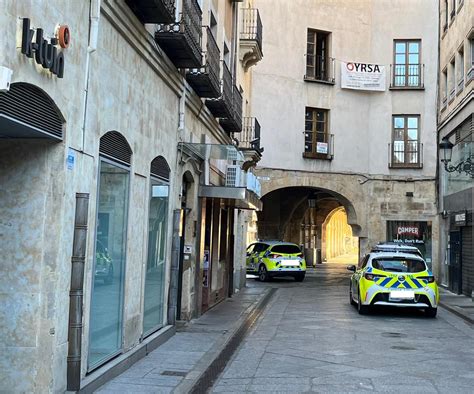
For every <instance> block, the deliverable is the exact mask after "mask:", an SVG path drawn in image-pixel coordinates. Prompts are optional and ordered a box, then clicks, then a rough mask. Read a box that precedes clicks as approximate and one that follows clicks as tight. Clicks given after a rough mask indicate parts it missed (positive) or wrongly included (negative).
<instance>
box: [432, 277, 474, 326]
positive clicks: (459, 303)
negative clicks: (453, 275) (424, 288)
mask: <svg viewBox="0 0 474 394" xmlns="http://www.w3.org/2000/svg"><path fill="white" fill-rule="evenodd" d="M439 296H440V302H439V305H440V306H441V307H443V308H445V309H447V310H448V311H450V312H452V313H454V314H455V315H457V316H459V317H460V318H462V319H464V320H465V321H466V322H468V323H470V324H472V325H474V302H473V300H472V298H471V297H467V296H465V295H458V294H454V293H451V292H450V291H449V290H447V289H445V288H444V287H441V286H440V287H439Z"/></svg>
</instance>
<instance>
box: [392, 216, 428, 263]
mask: <svg viewBox="0 0 474 394" xmlns="http://www.w3.org/2000/svg"><path fill="white" fill-rule="evenodd" d="M387 240H388V241H389V242H398V243H403V244H405V245H410V246H416V247H417V248H418V249H419V250H420V252H421V254H422V255H423V257H424V258H425V260H426V263H427V264H428V267H430V268H431V263H432V250H431V249H432V248H431V242H432V241H431V222H415V221H395V220H391V221H387Z"/></svg>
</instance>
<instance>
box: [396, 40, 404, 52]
mask: <svg viewBox="0 0 474 394" xmlns="http://www.w3.org/2000/svg"><path fill="white" fill-rule="evenodd" d="M405 52H406V44H405V43H404V42H397V43H396V44H395V53H405Z"/></svg>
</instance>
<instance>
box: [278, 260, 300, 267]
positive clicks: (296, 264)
mask: <svg viewBox="0 0 474 394" xmlns="http://www.w3.org/2000/svg"><path fill="white" fill-rule="evenodd" d="M281 265H286V266H287V267H299V266H300V263H299V261H298V260H283V261H282V262H281Z"/></svg>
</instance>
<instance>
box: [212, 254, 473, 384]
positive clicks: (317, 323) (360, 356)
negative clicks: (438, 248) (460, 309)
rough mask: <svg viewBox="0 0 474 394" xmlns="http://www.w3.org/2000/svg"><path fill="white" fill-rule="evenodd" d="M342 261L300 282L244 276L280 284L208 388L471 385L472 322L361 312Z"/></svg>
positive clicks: (391, 312)
mask: <svg viewBox="0 0 474 394" xmlns="http://www.w3.org/2000/svg"><path fill="white" fill-rule="evenodd" d="M345 267H346V264H345V262H342V263H341V262H340V263H326V264H322V265H318V266H317V268H316V269H315V270H314V269H311V270H309V271H308V272H307V276H306V279H305V281H304V282H303V283H297V282H295V281H293V280H292V279H275V280H273V281H271V282H267V283H261V282H258V281H253V280H252V279H248V286H252V287H268V286H269V287H277V288H278V291H277V292H276V293H275V295H274V296H273V298H272V300H271V301H270V303H269V304H268V306H267V307H266V309H265V311H264V313H263V314H262V316H261V317H260V319H259V320H258V322H257V323H256V325H255V326H254V327H253V329H252V330H251V332H250V333H249V335H247V336H246V338H245V339H244V341H243V342H242V344H241V345H240V347H239V348H238V349H237V351H236V352H235V354H234V356H233V358H232V359H231V361H230V362H229V363H228V365H227V367H226V369H225V370H224V372H223V373H222V374H221V376H220V378H219V380H218V381H217V382H216V383H215V385H214V387H213V390H212V392H215V393H218V392H264V391H267V392H292V393H297V392H308V391H311V392H331V393H333V392H345V393H347V392H355V391H357V392H364V391H371V392H374V391H375V392H412V393H413V392H423V393H428V392H450V393H467V392H472V387H473V386H474V370H473V368H472V366H473V365H474V354H473V353H472V349H473V348H474V331H473V330H472V328H470V327H469V326H467V325H466V324H465V323H464V322H463V321H462V320H461V319H459V318H458V317H456V316H454V315H453V314H451V313H449V312H447V311H446V310H444V309H442V308H439V311H438V317H437V318H436V319H430V318H426V317H425V316H424V315H423V313H421V311H420V312H419V311H406V310H392V309H381V310H377V311H375V312H374V313H371V314H370V315H368V316H361V315H359V314H358V313H357V310H356V308H354V307H352V306H351V305H350V304H349V298H348V278H349V272H348V271H346V269H345Z"/></svg>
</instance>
